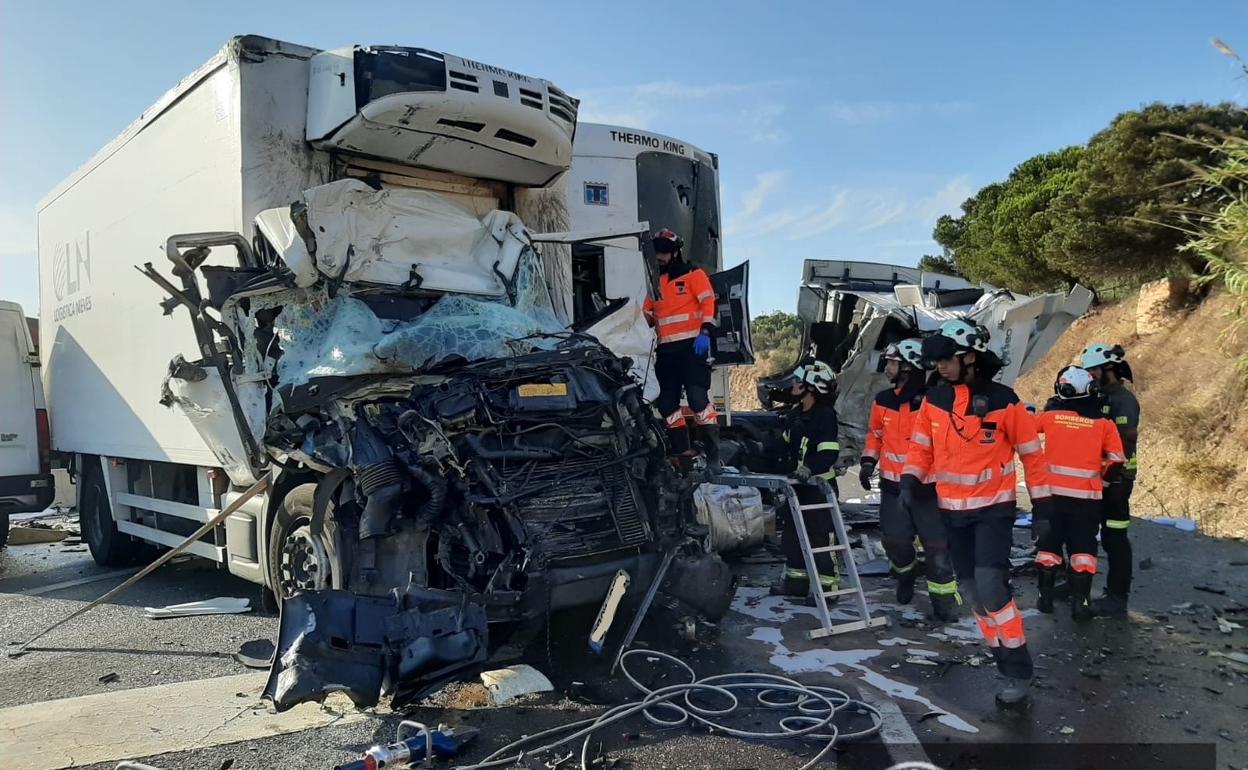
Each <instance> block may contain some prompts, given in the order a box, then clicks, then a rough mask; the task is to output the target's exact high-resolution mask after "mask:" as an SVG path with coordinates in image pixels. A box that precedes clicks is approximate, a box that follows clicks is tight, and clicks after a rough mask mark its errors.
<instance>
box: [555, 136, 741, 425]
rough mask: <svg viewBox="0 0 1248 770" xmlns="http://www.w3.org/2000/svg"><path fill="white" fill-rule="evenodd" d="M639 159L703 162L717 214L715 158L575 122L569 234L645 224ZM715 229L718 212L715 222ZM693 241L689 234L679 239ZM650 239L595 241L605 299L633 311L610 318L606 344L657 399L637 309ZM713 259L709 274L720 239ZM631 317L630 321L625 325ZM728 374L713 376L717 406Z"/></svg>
mask: <svg viewBox="0 0 1248 770" xmlns="http://www.w3.org/2000/svg"><path fill="white" fill-rule="evenodd" d="M643 153H662V154H665V155H670V156H674V157H678V158H682V159H685V160H688V161H694V162H698V163H700V164H701V166H702V167H705V168H707V169H711V170H712V172H715V178H714V179H712V180H711V183H712V184H713V186H714V200H715V202H716V209H718V200H719V181H718V175H717V171H716V166H717V161H716V160H715V159H714V157H713V156H712V155H711V154H710V153H707V152H705V151H703V150H701V149H698V148H697V147H694V146H693V145H691V144H689V143H688V142H684V141H682V140H679V139H675V138H672V137H669V136H664V135H662V134H656V133H653V132H649V131H639V130H638V129H633V128H626V127H622V126H611V125H604V124H599V123H580V124H578V126H577V129H576V139H575V142H574V145H573V157H572V168H571V170H569V171H568V173H567V175H566V176H565V177H564V191H565V193H566V196H567V201H568V212H569V218H570V220H571V227H570V229H571V230H573V231H609V230H612V229H614V228H628V227H629V226H631V225H633V224H634V223H636V222H638V221H648V220H647V218H646V216H643V214H644V213H645V210H646V207H645V206H644V205H641V203H642V202H641V201H639V176H638V171H639V169H638V156H639V155H641V154H643ZM714 219H715V221H714V227H715V229H716V230H718V227H719V221H718V211H716V214H715V217H714ZM649 226H650V230H651V231H652V232H653V231H656V230H659V229H661V228H663V227H667V226H674V227H676V228H677V230H678V231H679V230H680V225H679V224H676V223H668V222H665V221H649ZM681 235H682V236H684V237H685V238H686V239H688V240H692V238H691V237H690V235H691V234H690V233H687V232H683V233H681ZM648 241H649V234H646V235H644V236H643V237H642V242H639V240H638V239H637V238H636V237H624V238H613V239H607V240H598V241H595V242H594V244H595V245H596V246H601V247H602V249H603V260H602V266H603V288H604V289H605V298H608V299H619V298H628V299H629V301H630V302H631V303H633V304H634V305H635V308H629V309H628V310H626V311H622V312H621V314H620V317H619V318H616V319H612V320H611V324H610V325H611V326H612V331H611V332H610V337H611V338H612V339H613V340H618V341H617V342H615V343H614V344H613V343H611V342H608V343H607V344H608V345H610V346H611V347H612V349H613V350H615V351H616V352H617V353H619V354H620V355H628V356H630V357H632V358H633V360H634V361H635V362H636V363H637V368H636V369H635V372H636V373H637V374H638V375H639V377H641V379H643V381H644V390H645V394H646V397H647V398H650V399H653V398H655V397H656V396H657V395H658V383H657V381H656V380H655V377H654V373H653V367H652V364H651V361H650V358H651V356H652V351H653V347H654V344H655V336H654V332H653V331H652V330H651V329H650V327H649V325H648V324H647V323H646V321H645V319H644V317H643V316H642V314H641V305H642V303H643V302H644V301H645V298H646V295H647V294H648V293H649V292H650V290H651V287H650V278H649V275H650V270H649V267H650V266H649V265H647V260H648V259H651V257H648V256H647V253H646V251H645V250H643V249H644V248H648V243H647V242H648ZM712 245H713V248H712V249H711V251H710V253H707V254H704V255H702V261H703V264H704V266H705V267H706V269H707V272H708V273H715V272H719V271H720V270H722V269H723V266H724V263H723V252H722V249H721V245H720V242H719V241H718V239H715V240H713V241H712ZM625 319H629V320H627V321H626V320H625ZM728 390H729V388H728V372H727V369H726V368H722V367H721V368H717V369H716V370H715V372H714V374H713V376H712V380H711V391H712V398H713V399H714V401H715V402H716V404H717V405H719V406H720V407H724V406H726V404H725V398H726V395H727V393H728Z"/></svg>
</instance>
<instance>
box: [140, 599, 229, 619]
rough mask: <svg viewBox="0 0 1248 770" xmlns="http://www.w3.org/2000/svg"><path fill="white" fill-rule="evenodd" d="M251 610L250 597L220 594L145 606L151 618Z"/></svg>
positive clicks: (227, 613) (146, 612) (146, 614)
mask: <svg viewBox="0 0 1248 770" xmlns="http://www.w3.org/2000/svg"><path fill="white" fill-rule="evenodd" d="M244 612H251V600H250V599H234V598H230V597H226V596H220V597H217V598H216V599H204V600H202V601H198V602H186V603H185V604H169V605H166V606H164V607H144V608H143V614H144V615H145V616H147V617H148V618H149V619H151V620H159V619H161V618H188V617H193V616H195V615H238V614H241V613H244Z"/></svg>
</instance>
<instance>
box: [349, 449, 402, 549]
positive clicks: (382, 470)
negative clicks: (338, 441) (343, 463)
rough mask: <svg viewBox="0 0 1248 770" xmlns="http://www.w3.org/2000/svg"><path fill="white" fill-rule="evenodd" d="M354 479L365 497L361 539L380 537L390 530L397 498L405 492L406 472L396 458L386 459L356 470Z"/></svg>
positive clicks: (361, 520) (361, 519) (361, 516)
mask: <svg viewBox="0 0 1248 770" xmlns="http://www.w3.org/2000/svg"><path fill="white" fill-rule="evenodd" d="M355 480H356V483H357V484H359V486H360V491H361V492H363V493H364V496H365V498H366V500H365V503H364V513H362V514H361V515H360V539H361V540H367V539H368V538H370V537H381V536H382V535H385V534H386V532H387V531H388V530H389V528H390V517H391V516H392V515H394V508H395V505H396V501H397V500H398V497H399V495H401V494H402V493H403V474H402V472H400V471H399V466H398V464H396V463H395V462H394V460H386V461H385V462H380V463H377V464H376V465H370V466H369V467H367V468H363V469H361V470H359V471H357V472H356V474H355Z"/></svg>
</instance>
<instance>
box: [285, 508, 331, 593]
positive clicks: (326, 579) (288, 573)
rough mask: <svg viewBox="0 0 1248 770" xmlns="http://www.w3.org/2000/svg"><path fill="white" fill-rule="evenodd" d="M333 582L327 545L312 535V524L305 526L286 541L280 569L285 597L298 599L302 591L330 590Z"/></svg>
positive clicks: (304, 523) (297, 528)
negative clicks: (298, 594) (297, 596)
mask: <svg viewBox="0 0 1248 770" xmlns="http://www.w3.org/2000/svg"><path fill="white" fill-rule="evenodd" d="M331 578H332V575H331V573H330V566H329V554H328V552H326V550H325V544H324V543H323V542H322V541H321V539H320V538H319V537H314V536H313V535H312V528H311V526H310V525H309V524H308V522H306V521H305V522H301V523H300V524H299V525H298V526H297V527H295V528H294V529H292V530H291V531H290V533H289V534H287V535H286V539H285V540H283V541H282V558H281V562H280V566H279V569H278V582H279V584H280V585H281V590H282V596H283V597H287V596H294V595H295V594H297V593H299V592H301V591H322V590H324V589H326V588H329V586H330V584H331Z"/></svg>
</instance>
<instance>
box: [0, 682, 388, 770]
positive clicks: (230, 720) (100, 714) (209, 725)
mask: <svg viewBox="0 0 1248 770" xmlns="http://www.w3.org/2000/svg"><path fill="white" fill-rule="evenodd" d="M267 676H268V674H265V673H259V672H257V673H254V674H241V675H238V676H223V677H217V678H214V679H200V680H196V681H190V682H177V683H174V684H162V685H158V686H156V687H140V688H136V689H131V690H118V691H110V692H107V693H100V694H97V695H84V696H81V697H78V698H65V699H62V700H52V701H44V702H42V703H28V704H24V705H21V706H13V707H11V708H6V709H0V757H4V769H5V770H61V768H68V767H78V766H82V765H91V764H95V763H98V762H116V761H119V760H123V759H134V758H137V757H147V756H152V755H155V754H164V753H167V752H171V751H186V750H189V749H198V748H207V747H210V746H220V745H222V744H226V743H235V742H238V741H250V740H256V739H258V738H263V737H266V736H272V735H282V734H285V733H293V732H298V731H300V730H308V729H312V728H317V727H325V726H328V725H330V724H349V723H351V722H356V721H360V720H362V719H366V718H368V716H369V715H368V714H367V713H365V712H359V711H355V710H354V708H353V707H352V706H351V704H350V702H349V701H346V700H345V698H342V697H341V696H331V698H330V699H329V700H328V701H326V702H327V704H329V703H337V704H338V706H339V708H337V709H332V708H330V707H328V706H327V707H325V708H322V707H321V706H319V705H317V704H315V703H304V704H302V705H299V706H296V707H295V708H293V709H291V710H289V711H286V712H283V713H281V714H276V713H270V711H269V709H268V708H266V704H262V703H261V701H260V691H261V689H263V687H264V682H265V679H266V677H267ZM240 696H241V697H240Z"/></svg>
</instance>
